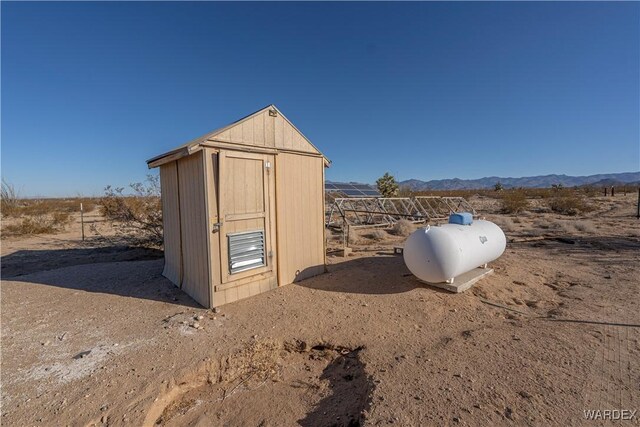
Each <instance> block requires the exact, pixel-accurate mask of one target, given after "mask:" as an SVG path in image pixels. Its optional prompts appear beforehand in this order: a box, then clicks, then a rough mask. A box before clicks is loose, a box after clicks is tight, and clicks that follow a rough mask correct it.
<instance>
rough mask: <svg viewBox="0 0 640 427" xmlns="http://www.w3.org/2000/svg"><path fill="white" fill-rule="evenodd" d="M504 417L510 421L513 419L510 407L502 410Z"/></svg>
mask: <svg viewBox="0 0 640 427" xmlns="http://www.w3.org/2000/svg"><path fill="white" fill-rule="evenodd" d="M504 416H505V417H507V418H509V419H510V420H512V419H513V409H511V408H510V407H508V406H507V407H506V408H504Z"/></svg>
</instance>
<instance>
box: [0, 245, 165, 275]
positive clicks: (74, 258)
mask: <svg viewBox="0 0 640 427" xmlns="http://www.w3.org/2000/svg"><path fill="white" fill-rule="evenodd" d="M163 256H164V253H163V252H162V250H160V249H155V248H144V247H135V246H127V245H114V246H100V247H93V248H72V249H42V250H20V251H16V252H13V253H11V254H9V255H5V256H3V257H2V267H1V269H0V275H2V278H3V279H9V278H13V277H16V276H23V275H25V274H32V273H37V272H40V271H46V270H53V269H57V268H62V267H70V266H73V265H83V264H96V263H100V262H118V261H143V260H151V259H160V258H162V257H163Z"/></svg>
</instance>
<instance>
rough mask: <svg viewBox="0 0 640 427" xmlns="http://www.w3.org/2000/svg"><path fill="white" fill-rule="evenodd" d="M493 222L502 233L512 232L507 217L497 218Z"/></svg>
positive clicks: (510, 221)
mask: <svg viewBox="0 0 640 427" xmlns="http://www.w3.org/2000/svg"><path fill="white" fill-rule="evenodd" d="M493 222H494V223H495V224H496V225H497V226H498V227H500V228H501V229H502V230H503V231H513V228H514V226H513V221H512V220H511V218H509V217H508V216H505V217H497V218H495V219H494V220H493Z"/></svg>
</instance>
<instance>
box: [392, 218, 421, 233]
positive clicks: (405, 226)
mask: <svg viewBox="0 0 640 427" xmlns="http://www.w3.org/2000/svg"><path fill="white" fill-rule="evenodd" d="M415 229H416V227H415V225H413V223H412V222H411V221H409V220H406V219H401V220H400V221H398V222H396V223H395V224H393V228H392V229H391V233H392V234H395V235H396V236H403V237H406V236H408V235H409V234H411V233H413V232H414V231H415Z"/></svg>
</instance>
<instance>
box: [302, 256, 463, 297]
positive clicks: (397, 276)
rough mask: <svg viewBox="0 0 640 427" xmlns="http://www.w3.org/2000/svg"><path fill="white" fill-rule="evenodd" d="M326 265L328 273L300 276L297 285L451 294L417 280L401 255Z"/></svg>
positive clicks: (377, 292) (359, 291)
mask: <svg viewBox="0 0 640 427" xmlns="http://www.w3.org/2000/svg"><path fill="white" fill-rule="evenodd" d="M334 260H335V258H334ZM312 268H315V267H312ZM327 269H328V272H327V273H325V274H321V275H319V276H317V277H312V278H309V279H306V280H301V281H299V282H296V285H298V286H304V287H305V288H309V289H316V290H320V291H327V292H340V293H352V294H371V295H388V294H399V293H403V292H409V291H412V290H413V289H416V288H425V289H429V290H432V291H433V292H435V293H445V294H451V293H450V292H447V291H445V290H442V289H440V288H436V287H434V286H431V285H429V284H428V283H425V282H422V281H420V280H418V279H417V278H416V277H415V276H413V274H411V272H410V271H409V269H408V268H407V267H406V266H405V264H404V261H403V259H402V256H397V255H391V256H368V257H359V258H347V259H345V260H344V261H338V262H336V263H335V264H330V265H328V266H327Z"/></svg>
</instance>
